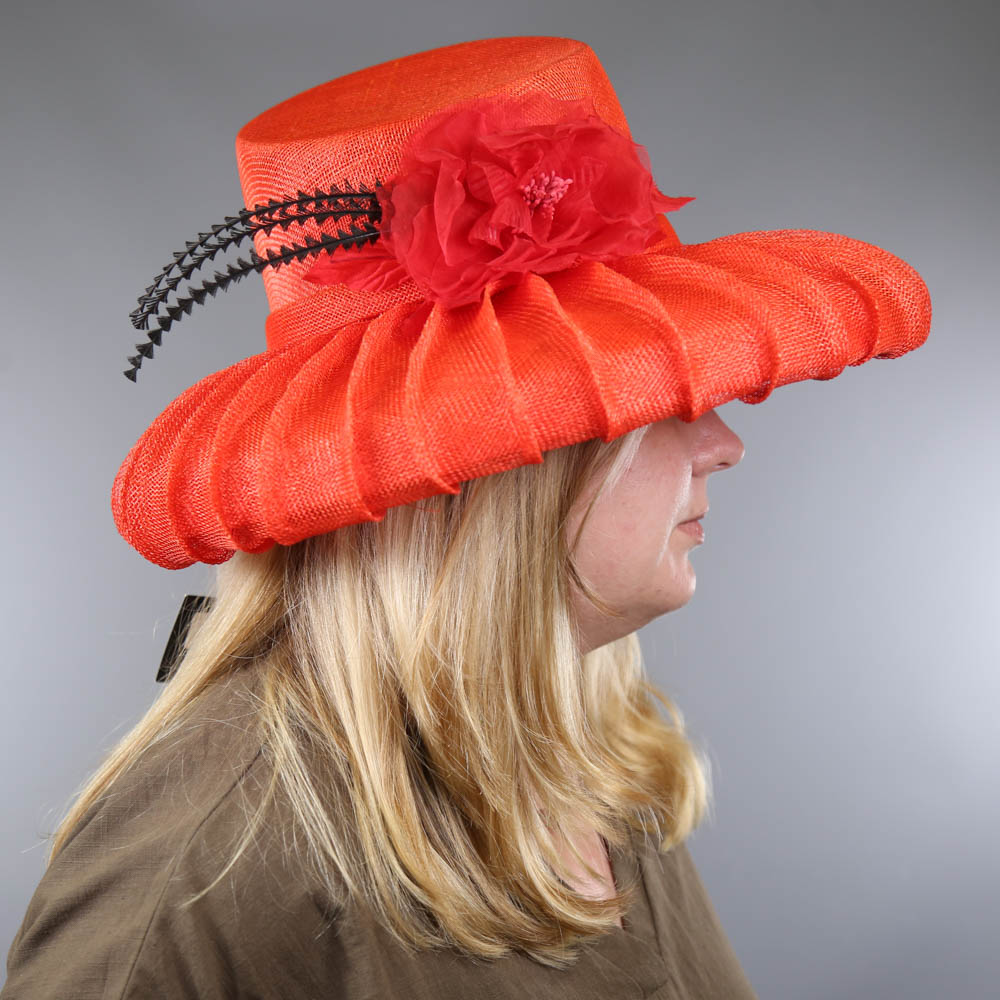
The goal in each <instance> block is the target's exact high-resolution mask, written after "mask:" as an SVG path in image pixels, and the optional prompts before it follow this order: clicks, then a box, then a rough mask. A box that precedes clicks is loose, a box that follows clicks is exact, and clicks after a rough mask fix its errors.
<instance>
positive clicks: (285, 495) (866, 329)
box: [111, 229, 931, 569]
mask: <svg viewBox="0 0 1000 1000" xmlns="http://www.w3.org/2000/svg"><path fill="white" fill-rule="evenodd" d="M930 321H931V303H930V296H929V293H928V290H927V287H926V285H925V284H924V282H923V280H922V279H921V277H920V275H919V274H918V273H917V271H916V270H914V268H913V267H911V266H910V265H909V264H907V263H906V262H905V261H904V260H901V259H900V258H899V257H896V256H894V255H893V254H890V253H888V252H887V251H885V250H883V249H881V248H879V247H877V246H874V245H872V244H869V243H865V242H862V241H860V240H857V239H852V238H850V237H847V236H842V235H839V234H836V233H827V232H817V231H813V230H798V229H795V230H775V231H764V232H749V233H737V234H733V235H730V236H724V237H720V238H718V239H714V240H710V241H708V242H705V243H696V244H679V243H677V242H676V238H675V239H674V240H668V239H665V240H664V241H663V242H662V243H659V244H656V245H655V246H653V247H651V248H647V249H646V250H645V251H643V252H642V253H638V254H634V255H631V256H628V257H624V258H621V259H619V260H617V261H615V262H613V263H602V262H597V261H581V262H580V263H578V264H576V265H575V266H573V267H571V268H569V269H567V270H564V271H558V272H553V273H549V274H535V273H530V272H529V273H527V274H525V275H523V276H522V277H521V278H520V279H519V280H517V281H515V282H513V283H506V284H502V285H501V286H498V287H493V288H491V287H490V286H488V287H487V289H486V290H485V292H484V295H483V297H482V300H481V301H480V302H478V303H475V304H468V305H463V306H460V307H454V308H444V307H442V306H441V305H440V303H432V302H417V303H412V302H407V303H404V304H401V305H397V306H394V307H392V308H389V309H387V310H385V311H383V312H381V313H379V314H378V315H376V316H373V317H367V318H364V319H360V320H357V321H354V322H350V323H347V324H345V325H341V326H339V327H337V328H336V329H331V330H329V331H325V332H322V333H319V334H314V335H310V336H307V337H304V338H302V339H300V340H298V341H296V342H293V343H290V344H287V345H285V346H281V347H279V348H277V349H271V350H266V351H263V352H262V353H260V354H255V355H253V356H252V357H248V358H245V359H243V360H242V361H239V362H237V363H236V364H233V365H230V366H229V367H227V368H223V369H222V370H220V371H217V372H214V373H212V374H211V375H207V376H206V377H205V378H203V379H201V380H200V381H198V382H196V383H195V384H194V385H192V386H191V387H190V388H188V389H186V390H185V391H184V392H183V393H181V395H180V396H178V397H177V398H176V399H175V400H174V401H173V402H172V403H170V404H169V405H168V406H167V407H166V409H165V410H164V411H163V412H162V413H161V414H160V415H159V416H158V417H156V419H155V420H154V421H153V422H152V424H151V425H150V426H149V427H148V428H147V429H146V431H145V432H144V433H143V434H142V436H141V437H140V438H139V440H138V441H137V442H136V443H135V445H134V446H133V447H132V449H131V450H130V452H129V454H128V456H127V457H126V459H125V461H124V462H123V463H122V465H121V467H120V469H119V471H118V474H117V476H116V477H115V481H114V485H113V487H112V494H111V509H112V513H113V516H114V519H115V523H116V525H117V527H118V530H119V531H120V533H121V534H122V536H123V537H124V538H125V539H126V541H127V542H128V543H129V544H130V545H132V546H133V547H134V548H135V549H136V550H137V551H138V552H140V553H141V554H142V555H143V556H144V557H145V558H146V559H148V560H150V561H151V562H153V563H156V564H157V565H159V566H162V567H164V568H166V569H181V568H183V567H186V566H190V565H191V564H193V563H195V562H204V563H210V564H214V563H221V562H224V561H225V560H227V559H229V558H230V557H231V556H232V555H233V553H234V552H235V551H236V550H243V551H247V552H262V551H264V550H266V549H269V548H270V547H271V546H273V545H274V544H275V543H278V544H281V545H292V544H294V543H296V542H299V541H301V540H303V539H305V538H308V537H311V536H314V535H318V534H322V533H324V532H328V531H334V530H336V529H337V528H340V527H343V526H344V525H348V524H352V523H358V522H361V521H369V520H374V521H378V520H381V518H382V517H383V516H384V514H385V511H386V510H387V509H388V508H390V507H394V506H398V505H401V504H408V503H413V502H415V501H418V500H422V499H425V498H427V497H431V496H435V495H437V494H441V493H457V492H458V491H459V488H460V485H461V484H462V483H463V482H465V481H466V480H469V479H474V478H477V477H480V476H487V475H491V474H493V473H495V472H501V471H504V470H506V469H511V468H515V467H517V466H520V465H524V464H526V463H531V462H534V463H539V462H542V461H543V460H544V453H545V452H546V451H549V450H551V449H553V448H560V447H564V446H566V445H569V444H573V443H575V442H579V441H584V440H588V439H591V438H597V437H600V438H601V439H602V440H604V441H611V440H613V439H615V438H617V437H618V436H620V435H621V434H624V433H626V432H628V431H630V430H632V429H634V428H636V427H641V426H643V425H645V424H649V423H653V422H655V421H658V420H663V419H666V418H668V417H674V416H676V417H679V418H680V419H682V420H685V421H693V420H696V419H697V418H698V417H699V416H701V415H702V414H703V413H705V412H707V411H708V410H711V409H713V408H715V407H717V406H720V405H722V404H723V403H726V402H729V401H730V400H733V399H740V400H742V401H743V402H745V403H760V402H762V401H763V400H764V399H766V398H767V397H768V396H769V395H770V393H771V392H772V391H773V390H774V389H775V388H776V387H778V386H780V385H787V384H789V383H791V382H799V381H803V380H805V379H819V380H826V379H831V378H834V377H836V376H837V375H839V374H840V373H841V372H842V371H843V370H844V368H846V367H848V366H856V365H860V364H863V363H864V362H866V361H868V360H870V359H872V358H895V357H899V356H900V355H902V354H905V353H906V352H908V351H911V350H913V349H914V348H917V347H919V346H920V345H921V344H923V343H924V341H925V340H926V339H927V336H928V333H929V330H930Z"/></svg>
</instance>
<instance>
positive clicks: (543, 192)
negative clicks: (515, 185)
mask: <svg viewBox="0 0 1000 1000" xmlns="http://www.w3.org/2000/svg"><path fill="white" fill-rule="evenodd" d="M572 183H573V178H572V177H560V176H559V175H558V174H557V173H555V171H553V172H552V173H551V174H547V173H542V174H538V175H537V176H535V177H532V178H531V180H530V181H529V182H528V183H527V184H522V185H521V189H520V190H521V194H523V195H524V200H525V201H526V202H527V203H528V208H530V209H531V210H532V211H534V210H535V209H536V208H537V209H539V210H540V211H541V213H542V215H544V216H545V217H546V218H551V216H552V213H553V212H554V211H555V207H556V202H557V201H559V199H560V198H562V196H563V195H564V194H565V193H566V191H567V189H568V188H569V186H570V184H572Z"/></svg>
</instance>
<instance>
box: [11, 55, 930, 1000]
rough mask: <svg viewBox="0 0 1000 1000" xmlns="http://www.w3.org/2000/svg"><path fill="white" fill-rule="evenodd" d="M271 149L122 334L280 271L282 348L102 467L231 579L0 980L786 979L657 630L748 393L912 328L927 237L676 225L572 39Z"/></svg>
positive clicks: (295, 101)
mask: <svg viewBox="0 0 1000 1000" xmlns="http://www.w3.org/2000/svg"><path fill="white" fill-rule="evenodd" d="M414 81H426V82H427V86H426V87H424V88H421V87H414ZM362 97H364V101H362ZM365 101H366V102H367V103H364V102H365ZM237 157H238V161H239V163H240V170H241V181H242V183H243V186H244V194H245V198H246V202H247V204H248V205H253V206H254V208H253V209H248V210H246V211H245V212H244V213H241V214H240V215H239V216H236V217H231V218H229V219H227V221H226V223H225V224H221V225H219V226H218V227H212V230H211V231H210V232H208V233H202V234H200V235H199V239H198V240H197V241H192V243H191V244H189V245H188V250H187V251H186V252H182V253H179V254H176V255H175V263H174V264H171V265H169V266H168V267H167V268H165V269H164V272H163V273H162V274H161V275H160V276H159V277H158V278H157V279H156V280H155V281H154V283H153V284H152V285H151V286H149V288H148V289H147V290H146V293H145V294H144V295H143V296H142V297H141V298H140V301H139V306H138V308H137V309H136V310H135V311H134V313H133V321H134V323H135V325H136V326H137V328H140V329H146V328H147V326H148V323H149V322H150V321H152V320H154V319H156V320H157V321H158V322H159V326H158V327H156V328H154V330H152V331H151V332H150V334H149V338H150V344H146V345H138V346H139V354H137V355H136V356H135V357H134V358H132V359H131V360H132V361H133V365H134V367H133V368H132V369H131V371H130V372H126V374H127V375H128V376H129V377H130V378H133V379H134V378H135V374H136V371H137V369H138V367H139V365H140V364H141V362H142V360H143V358H146V357H151V356H152V346H151V345H152V344H156V345H159V344H160V342H161V339H160V338H161V335H162V333H163V332H165V331H167V330H168V329H169V326H170V323H172V322H176V321H177V320H179V319H180V318H181V316H182V315H183V314H185V313H186V312H190V310H191V308H192V306H193V305H194V304H201V303H202V302H204V300H205V297H206V295H208V294H212V295H214V294H215V292H216V291H218V290H219V288H223V289H224V288H226V287H227V285H229V284H230V283H231V282H232V281H235V280H238V279H239V277H242V275H243V274H246V273H249V271H250V270H258V271H259V272H260V273H261V274H262V275H263V278H264V281H265V285H266V288H267V291H268V295H269V301H270V305H271V314H270V316H269V317H268V322H267V337H268V350H267V351H265V352H263V353H262V354H258V355H254V356H252V357H250V358H247V359H245V360H244V361H242V362H239V363H237V364H236V365H233V366H231V367H230V368H227V369H224V370H223V371H222V372H216V373H214V374H213V375H211V376H208V377H207V378H205V379H203V380H202V381H201V382H199V383H197V384H196V385H195V386H192V387H191V389H189V390H187V391H186V392H185V393H183V394H182V395H181V396H180V397H178V399H177V400H175V401H174V402H173V403H172V404H171V405H170V406H169V407H168V408H167V409H166V410H165V411H164V412H163V413H162V414H161V415H160V417H158V418H157V420H156V421H154V423H153V425H151V427H150V428H149V429H148V430H147V431H146V433H145V434H144V435H143V436H142V437H141V438H140V439H139V441H138V442H137V443H136V445H135V447H134V448H133V449H132V451H131V452H130V454H129V456H128V457H127V458H126V460H125V462H124V463H123V465H122V468H121V470H120V471H119V474H118V476H117V477H116V481H115V484H114V488H113V493H112V510H113V512H114V515H115V519H116V523H117V524H118V527H119V529H120V530H121V532H122V534H123V535H124V537H125V538H126V539H127V540H128V541H129V542H130V544H132V545H133V546H134V547H135V548H136V549H137V550H138V551H139V552H140V553H142V554H143V555H144V556H145V557H146V558H148V559H150V560H151V561H153V562H155V563H157V564H158V565H161V566H164V567H167V568H179V567H181V566H185V565H190V564H191V563H192V562H194V561H198V560H200V561H203V562H206V563H215V564H219V569H218V575H217V583H216V592H215V595H214V599H213V602H212V604H211V607H210V610H209V611H208V612H207V613H205V614H203V615H202V616H201V617H200V618H199V619H198V620H196V622H195V624H194V625H193V627H192V629H191V631H190V632H189V633H188V635H187V637H186V640H185V642H184V650H183V655H182V657H181V658H180V662H179V664H178V665H177V666H176V669H175V670H174V672H173V673H172V675H171V678H170V680H169V683H168V684H167V686H166V688H165V690H164V692H163V694H162V695H161V696H160V697H159V698H158V699H157V701H156V702H155V704H154V705H153V706H152V707H151V708H150V710H149V712H148V713H147V714H146V716H145V717H144V718H143V719H142V720H141V721H140V723H139V724H138V725H137V726H136V727H135V729H134V730H133V731H132V732H131V733H129V734H128V735H127V736H126V737H125V739H123V740H122V741H121V743H120V744H119V745H118V746H117V747H116V748H115V749H114V750H113V752H112V753H111V754H110V755H109V757H108V758H107V760H106V761H105V762H104V764H103V765H102V767H101V768H100V769H99V770H98V772H97V774H95V775H94V776H93V778H92V779H91V780H90V782H89V783H88V784H87V786H86V787H85V788H84V789H83V791H82V792H81V794H80V796H79V797H78V799H77V801H76V803H75V804H74V806H73V808H72V809H71V810H70V812H69V814H68V815H67V816H66V817H65V819H64V820H63V822H62V824H61V825H60V827H59V829H58V830H57V831H56V834H55V838H54V842H53V849H52V854H51V857H50V864H49V868H48V870H47V871H46V873H45V876H44V877H43V879H42V882H41V883H40V885H39V887H38V890H37V891H36V893H35V896H34V897H33V898H32V901H31V903H30V905H29V908H28V911H27V913H26V915H25V919H24V921H23V923H22V926H21V928H20V931H19V933H18V936H17V937H16V938H15V941H14V942H13V944H12V946H11V950H10V955H9V957H8V981H7V985H6V987H5V989H4V991H3V993H2V994H0V995H2V996H3V997H5V998H14V997H29V996H50V995H51V996H74V997H78V998H84V997H97V996H102V997H121V998H125V997H129V998H131V997H140V996H141V997H145V996H190V997H202V998H203V997H233V996H247V997H249V996H261V997H265V996H266V997H279V996H288V997H307V996H337V997H345V998H354V997H374V996H378V997H383V996H385V997H392V996H407V997H425V996H426V997H430V996H434V997H449V996H455V997H468V996H474V995H488V996H496V997H507V996H511V997H513V996H522V995H531V996H547V997H548V996H551V997H557V996H558V997H562V996H566V997H578V998H587V997H594V998H597V997H602V998H608V997H636V998H638V997H656V998H660V1000H665V998H681V997H684V998H699V1000H701V998H707V997H726V998H743V997H753V996H754V993H753V990H752V988H751V986H750V984H749V983H748V981H747V979H746V977H745V975H744V974H743V971H742V969H741V968H740V965H739V962H738V960H737V959H736V957H735V955H734V954H733V952H732V949H731V948H730V946H729V943H728V941H727V940H726V937H725V934H724V932H723V930H722V928H721V927H720V925H719V923H718V920H717V919H716V916H715V913H714V911H713V909H712V906H711V903H710V901H709V900H708V897H707V895H706V894H705V891H704V887H703V885H702V884H701V881H700V879H699V878H698V875H697V872H696V871H695V868H694V866H693V863H692V860H691V857H690V854H689V853H688V851H687V849H686V846H685V840H686V838H687V837H688V836H689V835H690V834H691V832H692V831H693V830H694V829H695V827H696V826H697V825H698V823H699V822H700V821H701V819H702V818H703V816H704V815H705V813H706V810H707V808H708V806H709V801H710V786H709V773H708V769H707V765H706V762H705V759H704V757H703V755H702V754H701V753H700V752H699V751H698V750H697V748H696V747H694V746H693V745H692V743H691V742H690V740H689V739H688V737H687V736H686V734H685V732H684V726H683V721H682V717H681V714H680V712H679V711H678V710H677V709H676V708H675V706H673V705H672V703H671V702H670V701H669V699H667V698H666V697H665V696H664V695H663V694H662V693H660V692H659V691H658V690H657V689H656V688H655V687H653V686H652V685H651V684H650V683H649V682H648V680H647V679H646V677H645V674H644V670H643V666H642V659H641V651H640V649H639V644H638V639H637V637H636V634H635V630H636V629H638V628H639V627H641V626H642V625H643V624H645V623H646V622H648V621H650V620H652V619H653V618H654V617H656V616H658V615H660V614H664V613H666V612H668V611H670V610H673V609H675V608H677V607H681V606H682V605H683V604H685V603H686V602H687V601H688V600H689V599H690V598H691V596H692V594H693V590H694V572H693V569H692V567H691V565H690V562H689V561H688V556H689V552H690V549H691V548H692V547H693V546H694V545H695V544H697V542H698V541H699V539H700V535H699V533H698V531H697V529H693V528H692V526H691V521H692V519H697V518H699V517H700V516H701V515H703V513H704V512H705V511H706V510H707V507H708V490H707V478H708V476H709V474H710V473H711V472H713V471H716V470H719V469H723V468H728V467H730V466H732V465H735V464H736V463H737V462H739V461H740V460H741V458H742V455H743V445H742V442H741V441H740V440H739V438H738V437H737V436H736V435H735V434H733V433H732V431H730V430H729V429H728V428H727V427H726V425H725V424H724V423H723V422H722V421H721V419H720V418H719V417H718V415H717V414H716V413H715V412H714V406H717V405H720V404H721V403H723V402H726V401H728V400H730V399H736V398H739V399H741V400H743V401H744V402H760V401H762V400H763V399H764V398H766V396H767V395H768V394H769V393H770V392H771V391H772V390H773V388H774V387H775V386H776V385H780V384H785V383H787V382H791V381H796V380H801V379H806V378H830V377H833V376H834V375H836V374H838V373H839V372H840V371H841V370H842V369H843V368H844V366H845V365H848V364H860V363H862V361H864V360H868V359H869V358H872V357H895V356H898V355H899V354H902V353H904V352H905V351H908V350H912V349H913V348H915V347H918V346H919V345H920V344H921V343H922V342H923V340H924V339H925V338H926V336H927V332H928V327H929V319H930V308H929V299H928V298H927V293H926V289H925V288H924V286H923V283H922V282H921V280H920V278H919V276H918V275H917V274H916V272H914V271H913V269H912V268H910V267H909V265H907V264H905V262H903V261H900V260H899V259H898V258H896V257H893V256H892V255H891V254H887V253H886V252H885V251H882V250H880V249H879V248H877V247H871V246H869V245H867V244H862V243H860V242H859V241H854V240H849V239H848V238H846V237H841V236H837V235H836V234H823V233H812V232H808V231H783V232H776V233H752V234H740V235H739V236H735V237H726V238H722V239H720V240H715V241H711V242H710V243H706V244H700V245H694V246H683V245H681V244H680V242H679V240H678V239H677V238H676V235H675V234H674V233H673V230H672V228H671V227H670V225H669V223H668V222H667V221H666V218H665V216H664V215H663V214H662V213H664V212H666V211H672V210H674V209H676V208H678V207H680V205H681V204H683V203H684V202H685V201H687V200H689V199H670V198H667V197H666V196H664V195H662V194H661V193H660V192H659V190H658V189H657V188H656V186H655V184H654V183H653V182H652V179H651V177H650V175H649V172H648V158H647V157H645V154H644V151H643V150H642V147H640V146H638V145H636V144H634V143H633V142H632V141H631V139H630V138H629V137H628V129H627V123H626V122H625V120H624V115H623V114H622V112H621V109H620V108H619V107H618V105H617V100H616V98H615V96H614V92H613V90H612V89H611V86H610V83H609V82H608V81H607V77H606V75H605V74H604V72H603V70H602V68H601V67H600V64H599V63H598V62H597V59H596V56H595V55H594V53H593V52H592V51H591V50H590V49H589V47H587V46H586V45H584V44H582V43H580V42H576V41H573V40H571V39H560V38H506V39H484V40H479V41H476V42H467V43H462V44H461V45H457V46H449V47H446V48H442V49H436V50H431V51H430V52H425V53H417V54H414V55H411V56H408V57H406V58H404V59H401V60H395V61H393V62H390V63H384V64H381V65H380V66H376V67H371V68H369V69H367V70H363V71H360V72H358V73H355V74H351V75H349V76H347V77H341V78H339V79H337V80H334V81H331V82H330V83H328V84H324V85H322V86H320V87H318V88H313V89H312V90H310V91H306V92H304V93H303V94H300V95H297V96H296V97H294V98H292V99H290V100H289V101H285V102H283V103H282V104H280V105H277V106H276V107H275V108H272V109H270V110H269V111H268V112H265V113H264V114H263V115H261V116H258V118H257V119H254V121H252V122H250V123H249V124H248V125H247V126H245V127H244V128H243V129H242V130H241V132H240V135H239V137H238V140H237ZM348 168H349V169H348ZM347 174H351V175H361V176H362V177H375V178H384V177H388V181H386V182H385V183H384V184H382V183H380V184H379V185H378V186H377V187H376V186H373V185H369V182H368V181H366V180H356V179H355V180H353V181H352V183H351V184H348V183H347V182H346V181H345V182H344V183H343V184H338V185H337V186H336V189H335V190H334V178H335V177H338V176H344V175H347ZM365 219H367V220H368V221H363V220H365ZM345 223H346V228H345ZM293 226H300V227H301V232H302V233H304V234H305V235H304V236H302V235H295V236H292V235H290V233H292V232H298V231H297V230H293V229H292V227H293ZM247 236H252V237H253V239H254V246H255V251H254V253H253V254H252V255H251V259H250V261H249V262H246V261H243V262H240V263H238V264H237V265H231V266H230V268H229V269H228V270H227V271H217V272H216V276H215V278H213V279H209V280H208V281H207V282H204V283H203V284H202V285H201V286H197V285H192V286H191V287H190V288H189V289H187V290H186V291H182V292H177V291H176V289H177V285H178V283H179V280H180V278H182V277H183V278H187V279H188V280H190V279H191V277H192V275H193V273H194V271H195V270H197V268H198V267H199V266H201V264H203V263H204V262H206V261H207V260H209V259H213V258H214V257H215V255H216V253H217V252H219V251H221V250H223V249H227V248H228V246H230V245H232V244H236V243H238V242H239V240H242V239H243V238H246V237H247ZM175 279H177V280H175ZM192 289H193V290H192ZM170 293H175V294H177V295H178V296H179V297H178V299H177V302H176V303H175V304H173V305H168V301H169V295H170ZM656 701H659V703H660V704H661V705H662V706H663V707H664V708H665V709H666V710H667V716H668V717H669V718H664V717H663V716H662V715H661V714H660V712H659V708H658V706H657V704H656Z"/></svg>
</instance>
